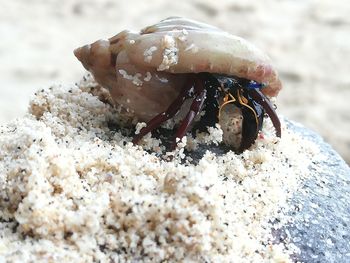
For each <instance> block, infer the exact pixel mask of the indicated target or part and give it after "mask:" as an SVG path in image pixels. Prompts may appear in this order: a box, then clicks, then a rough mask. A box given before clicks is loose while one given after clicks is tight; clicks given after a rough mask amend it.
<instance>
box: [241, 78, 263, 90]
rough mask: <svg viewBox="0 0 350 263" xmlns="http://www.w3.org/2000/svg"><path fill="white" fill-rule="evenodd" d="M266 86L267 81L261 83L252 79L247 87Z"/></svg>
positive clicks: (257, 87)
mask: <svg viewBox="0 0 350 263" xmlns="http://www.w3.org/2000/svg"><path fill="white" fill-rule="evenodd" d="M265 87H267V84H266V83H259V82H256V81H254V80H251V81H250V82H249V83H248V85H247V86H246V89H263V88H265Z"/></svg>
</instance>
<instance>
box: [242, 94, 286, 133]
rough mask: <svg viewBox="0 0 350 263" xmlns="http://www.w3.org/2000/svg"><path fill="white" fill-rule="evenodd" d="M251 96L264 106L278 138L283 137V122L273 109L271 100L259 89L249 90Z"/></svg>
mask: <svg viewBox="0 0 350 263" xmlns="http://www.w3.org/2000/svg"><path fill="white" fill-rule="evenodd" d="M249 91H250V92H249V94H250V95H251V96H252V98H253V99H254V100H255V101H257V102H258V103H259V104H260V105H261V106H263V108H264V110H265V111H266V113H267V115H269V117H270V119H271V121H272V124H273V126H274V127H275V130H276V136H277V137H281V134H282V132H281V122H280V120H279V118H278V116H277V113H276V111H275V109H274V108H273V106H272V104H271V102H270V100H269V99H268V98H267V97H266V96H265V95H264V94H263V93H262V92H261V91H260V90H257V89H251V90H249Z"/></svg>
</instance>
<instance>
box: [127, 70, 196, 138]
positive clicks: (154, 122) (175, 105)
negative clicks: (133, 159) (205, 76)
mask: <svg viewBox="0 0 350 263" xmlns="http://www.w3.org/2000/svg"><path fill="white" fill-rule="evenodd" d="M193 85H194V79H193V77H189V79H188V80H187V82H186V84H185V86H184V88H183V89H182V90H181V92H180V94H179V95H178V96H177V98H176V99H175V100H174V101H173V102H172V103H171V104H170V106H169V107H168V109H167V110H166V111H163V112H162V113H159V114H158V115H156V116H155V117H154V118H153V119H151V120H150V121H149V122H147V126H146V127H144V128H142V129H141V130H140V133H139V134H137V135H136V136H135V137H134V138H133V140H132V142H133V143H134V144H137V143H138V142H139V141H140V140H141V139H142V137H143V136H145V135H146V134H147V133H149V132H151V131H153V130H155V129H157V128H158V127H159V126H160V125H161V124H162V123H163V122H165V121H167V120H168V119H170V118H172V117H174V116H175V114H176V113H177V112H178V111H179V110H180V108H181V106H182V104H183V103H184V101H185V100H186V99H188V98H191V97H192V94H190V93H191V92H190V90H191V89H192V88H193Z"/></svg>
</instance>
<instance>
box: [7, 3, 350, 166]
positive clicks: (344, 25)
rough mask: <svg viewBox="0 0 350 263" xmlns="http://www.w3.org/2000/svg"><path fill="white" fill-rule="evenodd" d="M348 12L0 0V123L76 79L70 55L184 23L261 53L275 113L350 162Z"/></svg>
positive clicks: (348, 8)
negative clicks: (276, 84)
mask: <svg viewBox="0 0 350 263" xmlns="http://www.w3.org/2000/svg"><path fill="white" fill-rule="evenodd" d="M349 14H350V1H348V0H337V1H333V0H324V1H322V0H264V1H259V0H232V1H230V0H215V1H211V0H205V1H200V0H193V1H189V0H183V1H182V0H173V1H163V0H148V1H145V0H136V1H133V0H129V1H121V0H114V1H113V0H95V1H93V0H27V1H25V0H11V1H10V0H0V91H1V95H0V124H4V123H6V122H7V121H9V120H11V119H13V118H16V117H20V116H22V115H23V114H24V113H25V112H26V109H27V105H28V101H29V99H30V96H32V94H33V93H34V92H35V90H37V89H42V88H47V87H49V86H50V85H52V84H54V83H61V84H69V83H74V82H76V81H79V80H80V78H81V77H82V76H83V74H84V69H83V67H82V66H81V65H80V63H78V61H77V60H76V59H75V57H74V56H73V53H72V51H73V49H74V48H76V47H78V46H80V45H82V44H86V43H90V42H92V41H95V40H97V39H100V38H107V37H110V36H113V35H114V34H116V33H118V32H119V31H121V30H123V29H133V30H138V29H140V28H142V27H144V26H146V25H149V24H152V23H155V22H158V21H159V20H161V19H163V18H166V17H168V16H174V15H176V16H185V17H188V18H193V19H196V20H200V21H203V22H206V23H209V24H213V25H215V26H217V27H220V28H222V29H224V30H226V31H228V32H230V33H233V34H236V35H239V36H242V37H244V38H246V39H248V40H249V41H251V42H253V43H254V44H255V45H257V46H258V47H260V48H261V49H262V50H264V51H266V52H267V53H268V54H269V56H270V57H271V58H272V60H273V62H274V65H275V67H276V68H277V69H278V71H279V72H280V76H281V79H282V82H283V83H284V89H283V90H282V92H281V93H280V96H279V98H278V101H277V103H278V107H279V108H278V110H279V113H281V114H283V115H284V116H286V117H288V118H289V119H291V120H295V121H298V122H300V123H302V124H304V125H305V126H307V127H309V128H311V129H313V130H315V131H317V132H318V133H319V134H321V135H322V136H323V137H324V138H325V140H326V141H327V142H329V143H330V144H332V145H333V147H334V148H335V149H336V150H337V151H338V152H339V153H340V154H341V155H342V156H343V158H344V159H345V160H346V161H347V162H348V163H350V113H349V110H350V106H349V104H350V102H349V100H350V16H349Z"/></svg>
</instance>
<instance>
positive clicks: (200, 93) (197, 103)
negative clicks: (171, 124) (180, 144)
mask: <svg viewBox="0 0 350 263" xmlns="http://www.w3.org/2000/svg"><path fill="white" fill-rule="evenodd" d="M195 94H196V95H195V98H194V99H193V102H192V104H191V107H190V110H189V111H188V113H187V115H186V117H185V119H184V120H183V121H182V123H181V125H180V127H179V128H178V129H177V131H176V134H175V140H174V142H173V144H172V146H171V149H175V147H176V138H179V139H181V138H182V137H183V136H184V135H185V134H186V132H187V130H188V128H189V127H190V125H191V124H192V122H193V120H194V118H195V117H196V116H197V114H198V113H199V112H200V111H201V109H202V107H203V104H204V101H205V99H206V95H207V90H206V89H205V87H204V83H203V82H202V81H200V80H199V79H196V83H195Z"/></svg>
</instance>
